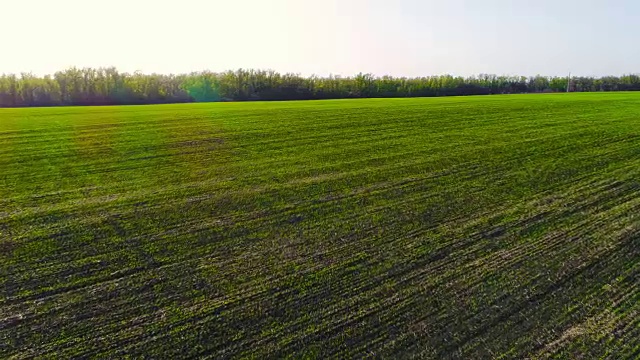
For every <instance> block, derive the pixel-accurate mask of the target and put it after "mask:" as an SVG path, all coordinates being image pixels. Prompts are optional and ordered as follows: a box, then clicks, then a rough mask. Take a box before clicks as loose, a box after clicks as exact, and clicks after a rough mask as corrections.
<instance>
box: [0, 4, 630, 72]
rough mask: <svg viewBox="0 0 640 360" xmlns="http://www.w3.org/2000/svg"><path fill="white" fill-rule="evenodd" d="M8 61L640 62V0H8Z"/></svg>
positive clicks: (612, 67)
mask: <svg viewBox="0 0 640 360" xmlns="http://www.w3.org/2000/svg"><path fill="white" fill-rule="evenodd" d="M0 14H1V15H2V16H1V20H0V34H2V35H1V36H0V38H1V39H2V42H1V46H0V73H20V72H33V73H35V74H37V75H43V74H47V73H53V72H55V71H57V70H61V69H64V68H67V67H70V66H77V67H86V66H90V67H99V66H111V65H113V66H116V67H117V68H118V69H120V70H121V71H127V72H133V71H136V70H140V71H142V72H145V73H151V72H160V73H183V72H191V71H197V70H205V69H208V70H212V71H223V70H229V69H237V68H258V69H273V70H277V71H280V72H294V73H301V74H303V75H311V74H317V75H323V76H324V75H329V74H341V75H353V74H356V73H358V72H365V73H367V72H370V73H373V74H376V75H387V74H388V75H396V76H423V75H438V74H445V73H449V74H454V75H474V74H480V73H492V74H518V75H536V74H543V75H566V74H567V73H568V72H569V71H572V72H573V73H574V74H576V75H595V76H600V75H622V74H626V73H638V72H640V47H638V46H637V41H638V38H639V36H640V25H639V24H640V2H638V1H637V0H316V1H313V0H224V1H222V0H180V1H171V0H109V1H104V0H103V1H100V0H0Z"/></svg>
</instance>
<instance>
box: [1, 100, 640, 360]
mask: <svg viewBox="0 0 640 360" xmlns="http://www.w3.org/2000/svg"><path fill="white" fill-rule="evenodd" d="M0 275H1V276H0V358H7V357H9V358H10V357H15V358H29V357H45V358H55V359H64V358H78V357H99V358H121V357H124V356H125V355H131V356H132V357H135V358H139V357H140V356H141V355H143V354H144V355H146V356H147V357H148V358H176V357H187V356H208V357H211V358H216V359H219V358H236V357H254V358H265V357H266V358H283V357H294V358H302V357H308V358H315V357H317V358H352V357H353V358H362V357H366V356H373V357H389V358H398V357H410V356H417V357H420V358H436V359H441V358H466V359H481V358H525V357H529V358H548V357H552V358H559V359H567V358H579V357H581V356H582V357H583V358H596V357H605V358H607V357H608V358H612V359H625V358H629V359H633V358H638V357H639V356H640V340H639V339H640V289H639V286H640V280H639V279H640V93H609V94H570V95H569V94H557V95H513V96H490V97H467V98H432V99H392V100H389V99H372V100H338V101H308V102H280V103H217V104H195V105H194V104H188V105H160V106H139V107H84V108H81V107H78V108H46V109H0Z"/></svg>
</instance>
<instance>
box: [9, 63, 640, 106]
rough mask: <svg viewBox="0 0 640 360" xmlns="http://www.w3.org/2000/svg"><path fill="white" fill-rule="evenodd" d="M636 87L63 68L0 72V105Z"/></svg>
mask: <svg viewBox="0 0 640 360" xmlns="http://www.w3.org/2000/svg"><path fill="white" fill-rule="evenodd" d="M567 88H569V90H570V91H576V92H584V91H637V90H640V76H638V75H624V76H620V77H615V76H606V77H600V78H595V77H573V78H571V79H570V80H569V78H568V77H548V76H533V77H525V76H497V75H486V74H482V75H479V76H471V77H460V76H451V75H441V76H429V77H418V78H406V77H392V76H382V77H376V76H373V75H371V74H358V75H355V76H352V77H340V76H329V77H318V76H309V77H304V76H300V75H298V74H291V73H286V74H280V73H278V72H275V71H264V70H244V69H240V70H236V71H226V72H222V73H214V72H209V71H202V72H194V73H191V74H181V75H162V74H142V73H139V72H136V73H133V74H130V73H121V72H119V71H118V70H117V69H115V68H113V67H111V68H98V69H93V68H84V69H78V68H70V69H67V70H64V71H59V72H56V73H55V74H54V75H47V76H43V77H38V76H34V75H33V74H30V73H23V74H21V75H20V76H17V75H13V74H10V75H2V76H0V107H26V106H63V105H131V104H161V103H184V102H212V101H250V100H311V99H344V98H375V97H380V98H387V97H389V98H390V97H433V96H456V95H458V96H460V95H490V94H518V93H542V92H563V91H567Z"/></svg>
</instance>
